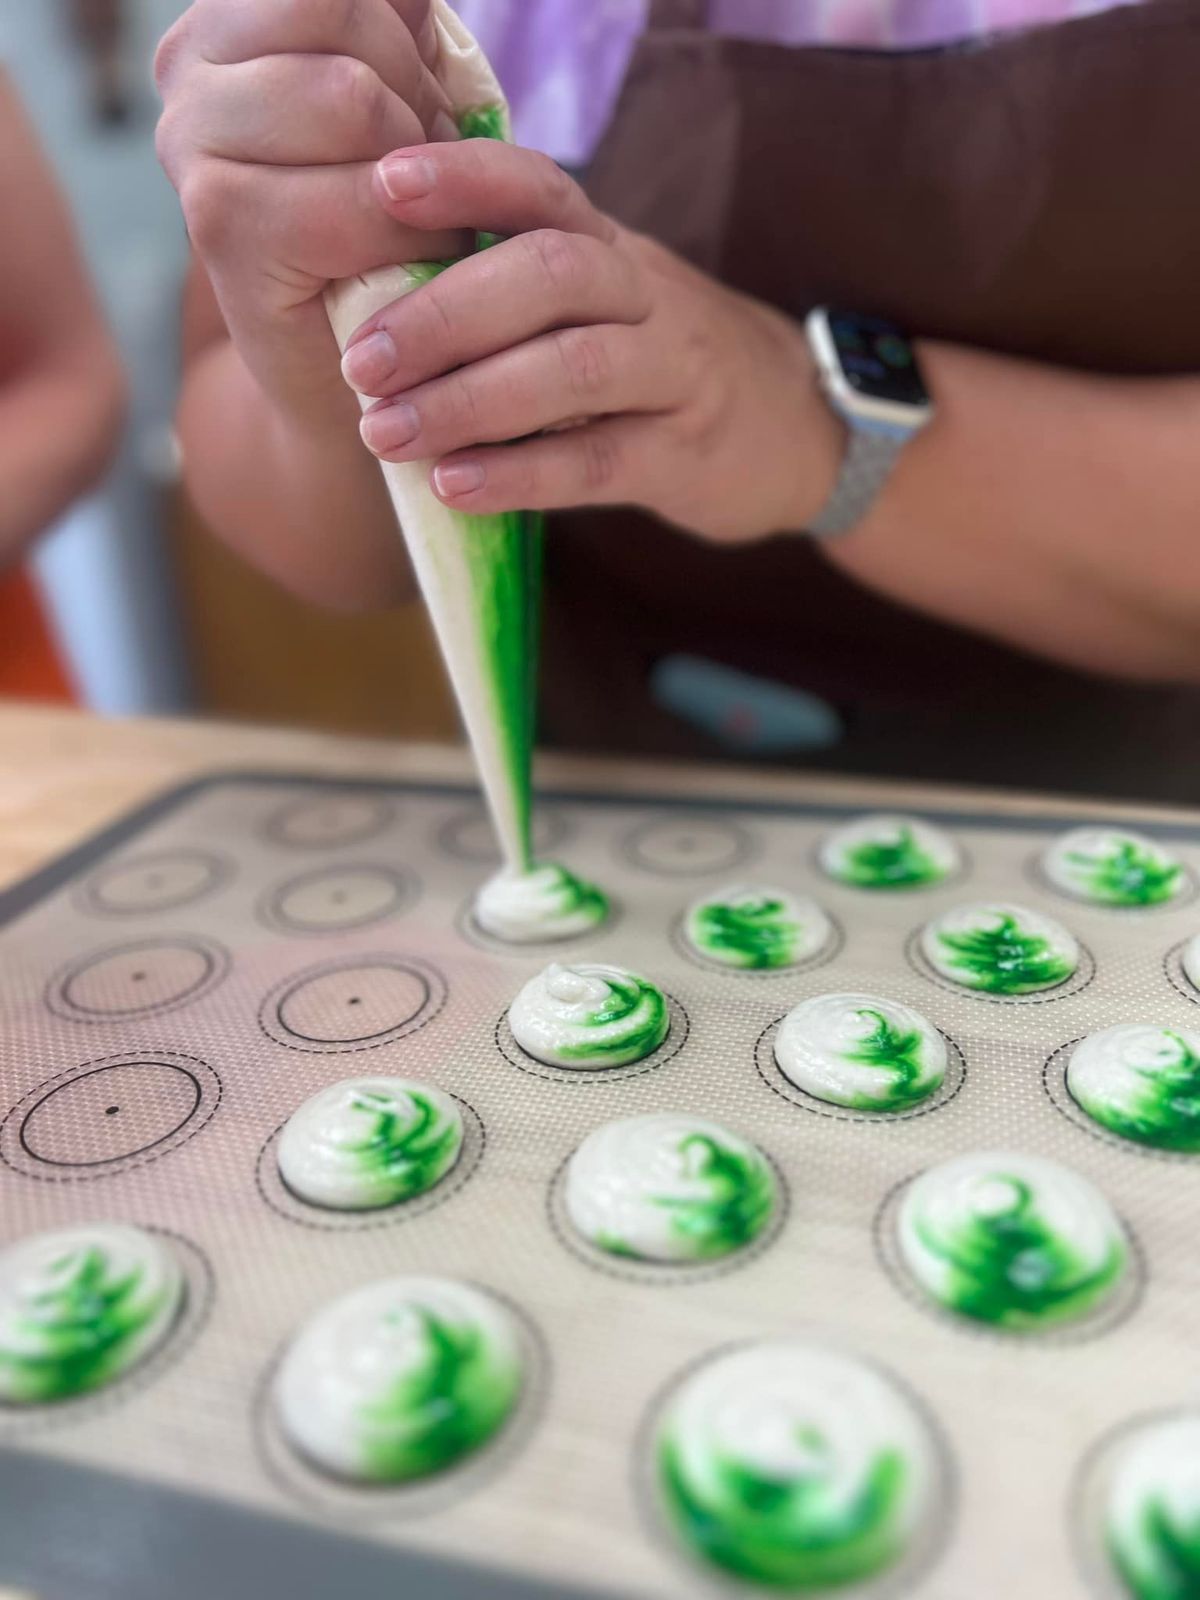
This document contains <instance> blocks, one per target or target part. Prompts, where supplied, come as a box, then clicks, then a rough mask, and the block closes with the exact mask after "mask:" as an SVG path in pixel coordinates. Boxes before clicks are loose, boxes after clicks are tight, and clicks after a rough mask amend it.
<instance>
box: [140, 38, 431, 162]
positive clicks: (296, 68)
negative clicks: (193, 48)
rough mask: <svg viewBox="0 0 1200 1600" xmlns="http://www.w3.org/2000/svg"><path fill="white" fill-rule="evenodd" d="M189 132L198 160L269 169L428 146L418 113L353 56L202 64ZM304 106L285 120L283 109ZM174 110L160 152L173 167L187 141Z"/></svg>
mask: <svg viewBox="0 0 1200 1600" xmlns="http://www.w3.org/2000/svg"><path fill="white" fill-rule="evenodd" d="M194 74H195V77H194V81H195V89H196V92H195V98H194V100H193V103H192V106H191V108H190V109H189V113H188V117H189V125H188V129H187V134H186V140H187V146H188V151H189V153H190V154H191V155H193V156H194V155H208V156H223V157H226V158H227V159H229V160H231V161H248V162H253V163H260V164H262V165H264V166H320V165H326V164H328V165H343V164H345V163H347V162H359V161H373V160H375V159H377V157H378V154H379V151H380V150H381V149H387V150H390V149H392V148H394V147H395V145H396V144H398V143H404V142H405V141H410V140H418V141H421V142H423V141H424V137H425V135H424V130H423V129H422V126H421V122H420V120H419V118H418V117H417V114H416V112H415V111H413V110H412V109H411V107H410V106H409V105H408V103H407V102H406V101H404V100H402V99H401V98H400V96H399V95H397V94H395V93H394V92H393V91H392V90H391V89H389V88H388V86H387V84H385V83H384V81H383V79H382V78H380V77H379V76H378V74H377V73H375V72H374V71H373V69H372V68H370V67H368V66H366V65H364V63H363V62H361V61H358V60H356V59H355V58H354V57H353V56H332V55H319V56H309V55H283V56H261V57H259V58H258V59H256V60H254V61H241V62H238V63H236V64H235V65H233V66H224V67H214V66H210V65H208V64H207V63H200V64H198V65H197V66H196V67H195V69H194ZM289 105H290V106H302V107H303V108H304V111H303V115H302V116H292V117H282V116H280V114H279V108H280V106H289ZM176 115H177V114H176V113H175V112H173V111H172V110H170V109H168V110H167V111H166V112H164V114H163V118H162V123H161V125H160V129H159V150H160V153H161V154H162V156H163V160H164V164H165V165H167V167H168V170H170V165H171V163H172V161H173V160H174V159H175V157H176V155H177V153H178V147H179V145H180V144H181V143H182V138H181V135H182V129H180V128H179V127H178V126H177V125H176Z"/></svg>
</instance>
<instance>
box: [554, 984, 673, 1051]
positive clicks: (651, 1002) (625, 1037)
mask: <svg viewBox="0 0 1200 1600" xmlns="http://www.w3.org/2000/svg"><path fill="white" fill-rule="evenodd" d="M604 982H605V984H606V985H607V987H608V993H607V995H606V996H605V998H604V999H603V1000H602V1001H601V1002H600V1004H599V1005H598V1006H597V1007H596V1009H595V1011H591V1012H589V1013H588V1015H587V1016H586V1017H585V1018H584V1019H583V1022H582V1023H581V1024H580V1025H581V1026H582V1027H584V1028H608V1027H611V1026H612V1025H613V1024H614V1023H624V1024H625V1027H624V1028H623V1030H622V1031H621V1032H620V1033H619V1034H617V1035H615V1036H610V1037H609V1038H607V1039H602V1040H597V1041H596V1042H594V1043H593V1042H588V1041H585V1042H583V1043H580V1044H575V1045H565V1046H564V1047H563V1049H562V1052H561V1053H562V1055H563V1056H565V1057H566V1058H567V1059H569V1060H571V1061H589V1060H592V1059H594V1058H595V1057H596V1056H607V1055H611V1054H613V1053H615V1052H620V1053H621V1054H622V1055H625V1054H628V1055H629V1058H630V1059H631V1060H633V1061H640V1060H641V1059H642V1057H643V1056H648V1055H649V1054H650V1052H651V1051H652V1050H657V1049H658V1047H659V1045H660V1044H661V1043H662V1042H663V1040H664V1039H665V1038H666V1037H667V1033H668V1031H669V1030H670V1026H671V1016H670V1012H669V1011H668V1010H667V1002H666V1000H665V998H664V997H663V994H662V991H661V990H659V989H656V988H655V987H654V985H653V984H652V983H647V982H646V980H645V979H644V978H605V979H604Z"/></svg>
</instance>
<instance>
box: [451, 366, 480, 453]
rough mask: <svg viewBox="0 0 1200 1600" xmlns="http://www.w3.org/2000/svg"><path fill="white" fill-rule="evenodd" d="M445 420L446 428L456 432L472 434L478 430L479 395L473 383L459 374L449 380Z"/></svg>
mask: <svg viewBox="0 0 1200 1600" xmlns="http://www.w3.org/2000/svg"><path fill="white" fill-rule="evenodd" d="M445 420H446V425H447V426H448V427H451V428H454V429H456V430H458V429H462V430H464V431H468V432H474V431H475V430H478V428H479V423H480V402H479V395H478V393H477V392H476V387H475V383H474V381H473V380H472V379H470V378H468V377H466V376H465V375H463V374H461V373H459V374H458V375H456V376H455V377H454V378H453V379H452V380H451V382H450V385H449V387H448V389H447V392H446V418H445ZM472 442H474V440H472Z"/></svg>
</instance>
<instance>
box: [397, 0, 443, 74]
mask: <svg viewBox="0 0 1200 1600" xmlns="http://www.w3.org/2000/svg"><path fill="white" fill-rule="evenodd" d="M388 5H390V6H391V8H392V10H393V11H394V12H395V13H396V15H397V16H398V17H399V18H400V20H401V22H403V23H404V25H405V27H406V28H407V29H408V31H409V32H410V33H411V34H412V36H413V38H414V39H415V40H416V41H417V49H418V50H420V52H421V59H422V61H424V62H425V64H426V66H428V67H431V68H432V67H435V66H436V64H437V48H438V47H437V29H436V28H435V27H434V25H433V3H432V0H388Z"/></svg>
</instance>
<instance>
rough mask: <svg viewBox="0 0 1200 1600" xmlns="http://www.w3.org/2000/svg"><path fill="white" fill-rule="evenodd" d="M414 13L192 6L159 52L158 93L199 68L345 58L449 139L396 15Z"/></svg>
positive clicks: (345, 2) (312, 5) (435, 86)
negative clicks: (274, 59) (290, 58)
mask: <svg viewBox="0 0 1200 1600" xmlns="http://www.w3.org/2000/svg"><path fill="white" fill-rule="evenodd" d="M421 9H422V8H421V7H420V6H414V5H409V4H408V3H407V0H405V3H403V4H402V3H401V0H396V3H395V4H393V3H392V0H254V3H253V4H252V5H247V4H245V3H244V0H237V3H236V4H235V3H231V0H195V3H194V4H193V5H192V6H191V8H190V9H189V10H188V11H187V12H186V13H185V14H184V16H183V17H182V19H181V20H180V21H179V22H178V23H176V25H175V27H174V28H172V29H171V31H170V33H168V35H167V36H166V38H165V39H164V40H163V43H162V45H161V46H160V47H159V53H158V57H157V60H156V73H157V76H158V81H159V88H160V90H163V91H164V93H165V91H166V90H167V89H168V88H169V86H170V85H171V84H172V82H173V80H174V79H175V78H176V77H177V76H178V75H179V74H180V73H182V72H183V71H185V70H189V69H190V68H191V67H192V66H194V65H195V64H197V63H200V62H207V63H208V64H210V65H213V66H234V65H237V64H239V63H242V62H249V61H254V60H256V59H257V58H259V57H261V56H276V55H302V56H317V55H331V56H351V57H353V58H354V59H355V60H357V61H360V62H362V64H363V65H364V66H367V67H370V68H371V69H372V71H374V72H375V74H376V75H377V76H378V77H379V78H380V79H382V81H383V82H384V83H385V84H386V85H387V87H388V88H389V89H391V90H392V92H393V93H394V94H397V95H399V96H400V97H401V99H403V100H404V101H406V102H407V103H408V104H409V105H410V106H411V107H412V108H413V110H414V111H415V112H416V114H417V118H418V120H419V121H420V123H421V126H422V127H423V128H426V129H429V130H430V131H431V133H432V135H433V136H434V137H435V138H444V137H450V136H452V133H453V131H454V124H453V119H452V118H451V116H450V115H449V112H450V106H449V103H448V100H447V97H446V94H445V91H444V90H443V89H442V88H441V86H440V84H439V83H438V82H437V80H436V79H435V77H434V76H433V73H432V72H431V71H430V69H429V66H428V65H427V63H426V62H425V61H424V60H423V59H422V56H421V52H420V49H419V48H418V44H417V41H416V40H415V39H414V37H413V34H412V32H411V31H410V30H409V28H408V26H406V23H405V21H404V19H403V16H402V12H403V11H405V10H408V11H412V12H414V14H416V13H419V12H420V11H421ZM275 110H276V114H277V115H278V116H280V118H281V120H284V119H288V118H291V117H296V116H303V115H305V114H306V113H307V107H306V105H305V102H304V100H301V101H300V102H299V104H295V103H288V102H283V103H281V104H280V105H278V106H276V108H275ZM374 153H376V154H379V153H382V152H374Z"/></svg>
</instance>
